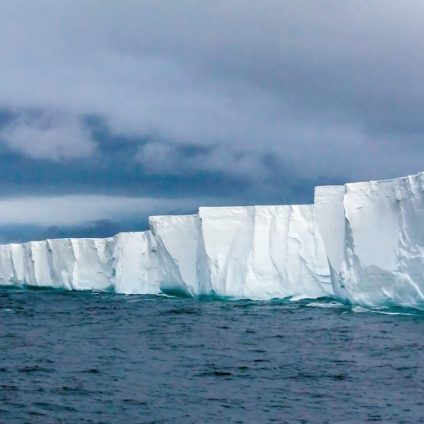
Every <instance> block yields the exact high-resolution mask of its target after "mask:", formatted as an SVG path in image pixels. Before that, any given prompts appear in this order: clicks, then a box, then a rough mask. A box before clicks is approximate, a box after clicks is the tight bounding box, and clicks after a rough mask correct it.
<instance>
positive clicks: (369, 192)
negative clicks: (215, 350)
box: [0, 174, 424, 306]
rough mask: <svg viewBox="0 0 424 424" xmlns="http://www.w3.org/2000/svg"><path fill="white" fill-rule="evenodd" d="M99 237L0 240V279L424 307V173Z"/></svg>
mask: <svg viewBox="0 0 424 424" xmlns="http://www.w3.org/2000/svg"><path fill="white" fill-rule="evenodd" d="M149 224H150V230H149V231H145V232H133V233H120V234H118V235H116V236H115V237H111V238H107V239H88V238H83V239H57V240H45V241H35V242H28V243H23V244H9V245H2V246H0V284H3V285H19V284H26V285H30V286H49V287H56V288H64V289H75V290H114V291H116V292H118V293H126V294H131V293H141V294H158V293H169V294H180V295H186V296H198V295H214V296H219V297H230V298H252V299H272V298H288V297H289V298H292V299H301V298H317V297H324V296H327V297H328V296H333V297H335V298H338V299H341V300H343V301H346V302H351V303H354V304H361V305H382V304H393V305H401V306H420V305H423V304H424V174H418V175H415V176H410V177H404V178H396V179H393V180H385V181H373V182H365V183H353V184H346V185H343V186H324V187H316V189H315V199H314V204H313V205H287V206H244V207H202V208H200V209H199V213H198V214H195V215H183V216H153V217H150V219H149Z"/></svg>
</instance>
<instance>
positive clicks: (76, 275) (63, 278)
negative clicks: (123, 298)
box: [47, 238, 112, 290]
mask: <svg viewBox="0 0 424 424" xmlns="http://www.w3.org/2000/svg"><path fill="white" fill-rule="evenodd" d="M111 249H112V239H111V238H107V239H54V240H47V250H48V258H49V265H50V272H51V278H52V280H53V281H54V285H55V286H57V287H61V288H66V289H74V290H106V289H109V288H112V282H111V280H110V275H111V269H112V262H111Z"/></svg>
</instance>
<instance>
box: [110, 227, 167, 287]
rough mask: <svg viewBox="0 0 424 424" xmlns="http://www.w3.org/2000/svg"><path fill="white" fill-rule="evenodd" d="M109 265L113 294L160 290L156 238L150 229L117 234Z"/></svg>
mask: <svg viewBox="0 0 424 424" xmlns="http://www.w3.org/2000/svg"><path fill="white" fill-rule="evenodd" d="M113 264H114V265H113V271H112V279H113V281H114V286H115V291H116V292H117V293H124V294H136V293H142V294H157V293H159V292H160V287H159V277H158V266H157V246H156V239H155V238H154V237H153V236H152V234H151V232H150V231H145V232H132V233H119V234H117V235H116V236H115V237H114V250H113Z"/></svg>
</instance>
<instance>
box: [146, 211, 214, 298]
mask: <svg viewBox="0 0 424 424" xmlns="http://www.w3.org/2000/svg"><path fill="white" fill-rule="evenodd" d="M149 224H150V228H151V232H152V234H153V235H154V237H155V238H156V240H157V249H158V269H159V280H160V283H159V284H160V288H161V290H162V291H163V292H165V293H177V294H184V295H188V296H195V295H200V294H209V289H208V287H206V286H205V284H206V280H205V278H204V272H205V267H204V263H203V260H204V253H203V240H202V233H201V228H200V220H199V216H198V215H180V216H167V215H163V216H151V217H150V218H149Z"/></svg>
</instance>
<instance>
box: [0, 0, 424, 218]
mask: <svg viewBox="0 0 424 424" xmlns="http://www.w3.org/2000/svg"><path fill="white" fill-rule="evenodd" d="M423 23H424V4H423V3H422V2H419V1H404V2H402V3H400V2H398V1H394V0H385V1H373V2H370V1H365V0H359V1H355V2H340V1H335V0H331V1H330V0H318V1H315V2H309V1H302V0H296V1H280V0H278V1H277V0H266V1H263V0H261V1H257V0H249V1H244V0H243V1H242V0H233V1H231V2H229V1H224V0H218V1H209V0H205V1H202V2H198V1H195V0H183V1H179V2H169V1H161V0H154V1H153V0H152V1H147V0H142V1H136V0H127V1H125V2H118V1H107V2H105V1H101V0H92V1H89V2H87V1H82V0H74V1H72V2H65V1H53V0H43V1H36V0H35V1H31V2H27V1H16V0H13V1H11V0H10V1H9V0H4V1H2V2H1V3H0V45H1V46H2V49H1V52H0V69H1V81H0V108H1V109H2V110H3V111H4V112H3V113H2V114H0V142H1V146H2V147H1V149H2V150H1V156H0V177H1V178H2V185H1V187H0V189H1V192H2V193H9V194H10V193H11V192H14V191H15V193H33V192H36V193H45V194H47V193H56V194H57V193H87V194H91V195H92V194H99V193H102V194H107V195H121V196H122V195H125V196H146V197H149V198H150V197H159V198H160V197H166V198H174V199H179V198H181V197H187V196H189V197H190V199H191V200H192V203H190V204H193V205H194V204H196V202H197V203H200V202H201V201H204V200H205V198H206V202H208V203H211V204H213V203H220V202H221V203H228V204H237V203H286V202H303V201H310V200H311V195H312V187H313V185H314V184H323V183H333V182H335V183H340V182H343V181H345V180H357V179H369V178H387V177H392V176H396V175H401V174H408V173H415V172H418V171H420V170H421V169H422V168H423V161H422V158H423V153H424V151H423V150H424V147H423V146H424V144H423V140H422V138H423V135H424V124H423V122H424V120H423V119H422V110H424V79H423V78H422V74H423V70H424V30H423V28H424V25H423ZM200 197H202V200H201V199H200ZM164 212H166V211H165V210H164ZM98 218H103V217H98Z"/></svg>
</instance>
